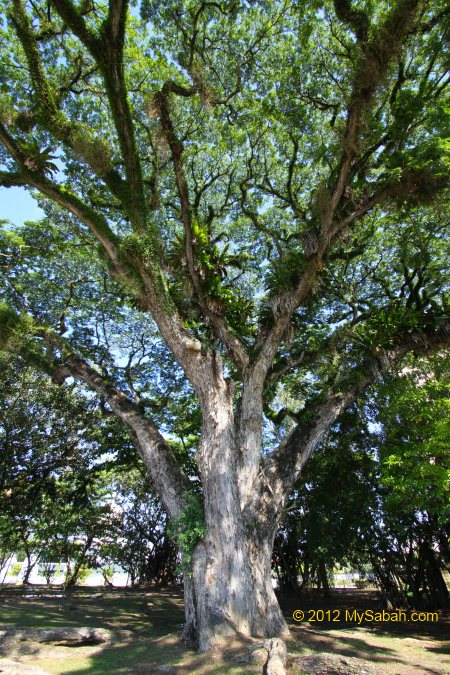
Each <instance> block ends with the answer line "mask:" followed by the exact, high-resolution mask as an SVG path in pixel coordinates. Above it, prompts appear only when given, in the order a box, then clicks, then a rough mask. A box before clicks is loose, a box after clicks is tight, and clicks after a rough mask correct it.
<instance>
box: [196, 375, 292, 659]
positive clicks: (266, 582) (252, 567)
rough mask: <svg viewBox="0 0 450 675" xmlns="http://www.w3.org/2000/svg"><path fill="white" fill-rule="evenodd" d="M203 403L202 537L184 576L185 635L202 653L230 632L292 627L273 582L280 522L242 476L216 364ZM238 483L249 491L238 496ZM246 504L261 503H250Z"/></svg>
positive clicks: (227, 395)
mask: <svg viewBox="0 0 450 675" xmlns="http://www.w3.org/2000/svg"><path fill="white" fill-rule="evenodd" d="M201 403H202V409H203V428H202V438H201V442H200V445H199V448H198V452H197V459H198V466H199V469H200V473H201V478H202V484H203V494H204V515H205V528H206V534H205V536H204V538H203V539H202V540H201V541H200V542H198V544H197V546H196V548H195V550H194V553H193V556H192V564H191V569H190V570H189V571H187V572H186V574H185V606H186V627H185V630H184V637H186V638H190V639H192V638H194V639H195V640H196V641H197V642H198V646H199V649H200V650H201V651H206V650H208V649H209V648H210V647H211V646H213V645H214V644H217V642H219V641H220V640H221V639H222V638H225V637H227V636H230V635H234V634H240V635H243V636H261V637H263V636H265V637H272V636H286V635H287V634H288V632H289V631H288V628H287V625H286V622H285V620H284V617H283V615H282V612H281V610H280V607H279V605H278V601H277V599H276V596H275V593H274V590H273V586H272V571H271V563H272V549H273V542H274V536H275V532H276V528H277V525H278V519H277V518H276V517H275V516H274V514H271V513H269V512H266V511H264V509H263V508H261V506H262V499H259V501H258V500H257V499H255V493H254V488H255V486H254V485H248V484H246V483H245V482H243V481H242V480H241V478H242V475H241V472H242V467H241V464H240V458H241V447H240V440H241V439H242V434H241V433H239V420H235V416H234V410H233V396H232V391H231V388H230V386H229V383H228V382H227V381H226V380H225V379H224V378H223V376H222V369H221V368H218V369H217V371H216V373H215V375H214V377H213V378H212V379H211V382H210V386H209V387H208V393H207V395H206V396H205V398H204V399H203V400H202V401H201ZM259 437H260V434H258V433H256V434H254V438H255V439H258V438H259ZM258 442H259V441H258ZM258 450H259V451H260V446H258ZM254 456H255V461H258V462H259V452H258V459H256V457H257V455H256V453H254ZM243 485H246V490H248V491H250V490H251V491H252V492H251V493H250V492H249V493H247V494H243V493H242V486H243ZM257 495H258V492H257ZM260 496H261V495H260ZM250 502H251V504H252V505H254V504H257V503H258V504H259V507H260V508H258V509H256V508H253V506H252V508H250V507H249V506H248V504H249V503H250Z"/></svg>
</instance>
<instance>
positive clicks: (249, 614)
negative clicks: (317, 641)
mask: <svg viewBox="0 0 450 675" xmlns="http://www.w3.org/2000/svg"><path fill="white" fill-rule="evenodd" d="M261 544H262V546H261ZM271 552H272V542H265V543H264V542H261V540H259V541H257V540H255V537H254V536H253V533H252V534H250V533H247V534H246V533H245V532H244V531H243V532H242V533H241V536H240V537H236V538H235V539H234V542H233V545H232V546H224V545H223V544H222V545H219V542H218V541H212V540H211V538H210V537H207V538H206V540H205V541H203V542H201V543H200V544H199V545H198V546H197V548H196V551H195V553H194V556H193V563H192V570H191V571H190V572H189V573H187V575H186V576H187V579H186V580H185V609H186V626H185V630H184V633H183V636H184V637H185V638H188V639H193V640H195V641H196V642H198V646H199V649H200V651H206V650H208V649H209V648H210V647H211V646H213V645H214V644H218V643H219V642H220V640H221V639H223V638H227V637H229V636H232V635H236V634H239V635H242V636H246V637H249V636H253V637H272V636H278V637H283V636H284V637H286V636H287V635H288V634H289V630H288V628H287V625H286V622H285V620H284V617H283V614H282V612H281V609H280V606H279V604H278V600H277V598H276V596H275V593H274V590H273V586H272V575H271Z"/></svg>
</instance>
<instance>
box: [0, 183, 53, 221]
mask: <svg viewBox="0 0 450 675" xmlns="http://www.w3.org/2000/svg"><path fill="white" fill-rule="evenodd" d="M43 216H44V212H43V211H42V210H41V209H40V208H39V206H38V204H37V201H36V200H35V199H33V197H32V196H31V195H30V193H29V192H27V191H26V190H25V189H24V188H21V187H13V188H0V220H3V219H7V220H10V221H11V222H12V223H14V224H15V225H22V224H23V222H24V221H25V220H37V219H38V218H43Z"/></svg>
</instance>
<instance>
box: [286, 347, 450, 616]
mask: <svg viewBox="0 0 450 675" xmlns="http://www.w3.org/2000/svg"><path fill="white" fill-rule="evenodd" d="M448 365H449V361H448V357H446V356H445V357H444V356H443V355H441V356H440V357H439V358H437V359H436V358H434V359H431V360H430V359H426V360H424V359H420V360H411V361H410V362H409V363H407V364H404V365H403V368H402V371H401V373H397V377H394V376H393V375H392V374H391V376H390V378H388V381H387V382H385V383H383V384H377V385H375V386H373V387H371V388H370V389H369V390H368V392H367V395H366V396H365V397H363V398H362V400H360V401H359V403H358V405H357V406H356V405H354V406H353V407H352V408H350V409H348V410H347V411H346V412H345V413H344V414H343V415H341V417H340V418H339V421H338V423H337V424H336V425H334V427H333V429H332V430H331V431H330V433H329V435H328V437H327V439H326V441H325V442H324V443H323V444H322V447H321V448H320V449H319V450H318V451H317V452H316V454H315V455H314V457H312V458H311V460H310V462H309V463H308V465H307V466H306V467H305V470H304V471H303V473H302V476H301V479H300V480H299V481H298V483H297V485H296V490H295V492H294V493H293V494H292V495H291V498H290V500H289V502H288V504H287V509H286V514H285V515H284V517H283V527H282V528H281V531H280V533H279V535H278V536H277V539H276V540H275V551H274V562H275V569H276V570H277V573H278V576H279V579H280V582H281V584H280V585H281V587H282V588H285V589H286V588H288V589H292V587H294V588H296V589H298V580H299V579H300V588H303V587H308V586H309V585H311V584H314V583H315V584H317V585H321V586H322V588H323V589H324V591H326V590H327V583H326V578H324V577H325V576H326V572H327V571H328V572H329V573H332V572H333V569H334V568H335V566H336V564H340V565H343V566H346V567H351V568H352V569H357V570H358V569H359V570H364V569H367V568H370V569H372V571H373V573H374V578H375V580H376V581H377V583H378V585H379V587H380V589H381V591H382V595H383V597H384V600H385V602H386V603H387V604H389V605H390V606H392V607H399V606H402V607H408V606H410V607H415V608H417V609H424V608H426V609H436V608H444V609H445V608H447V607H448V604H449V594H448V589H447V587H446V584H445V580H444V578H443V575H442V570H444V569H447V570H448V567H449V549H448V527H449V522H450V518H449V516H450V513H449V490H450V483H449V476H450V473H449V472H450V452H449V450H450V447H449V438H450V436H449V433H448V431H449V430H448V425H449V423H450V415H449V391H448V385H449V369H448ZM286 398H287V396H286V394H285V399H286Z"/></svg>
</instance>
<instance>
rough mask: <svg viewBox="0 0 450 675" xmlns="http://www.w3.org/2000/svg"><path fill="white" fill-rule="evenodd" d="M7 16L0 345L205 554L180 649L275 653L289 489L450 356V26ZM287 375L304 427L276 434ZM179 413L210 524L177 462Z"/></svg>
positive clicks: (268, 7)
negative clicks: (66, 392) (277, 570)
mask: <svg viewBox="0 0 450 675" xmlns="http://www.w3.org/2000/svg"><path fill="white" fill-rule="evenodd" d="M3 4H4V8H5V15H6V20H7V23H6V24H5V25H4V27H3V30H2V44H3V45H4V51H3V53H2V80H1V87H2V89H1V92H2V93H1V106H0V108H1V118H2V121H1V124H0V142H1V143H2V146H3V154H2V161H3V169H4V170H3V171H2V172H1V174H0V181H1V183H2V185H4V186H6V187H8V186H9V187H10V186H17V185H22V186H27V187H28V188H29V189H31V190H34V191H38V192H39V194H40V195H41V197H40V199H41V203H42V205H43V207H44V208H45V209H46V211H47V214H48V216H49V217H48V218H47V220H45V221H43V223H41V225H40V227H36V228H35V230H34V232H33V230H32V228H31V229H30V228H28V229H27V230H26V232H24V233H23V234H22V235H20V234H19V233H18V232H17V231H16V232H12V233H11V232H10V233H9V234H6V235H5V236H4V249H3V252H2V253H3V254H2V258H1V260H2V264H3V266H4V268H5V271H6V272H7V275H8V281H5V285H4V288H3V291H2V292H3V298H4V301H5V305H4V306H3V309H2V313H1V325H2V329H1V337H2V343H3V345H4V348H6V349H9V350H14V351H16V352H20V353H21V354H22V355H23V356H25V357H26V358H28V359H29V360H32V361H33V362H34V363H36V364H40V366H41V367H42V368H43V369H44V370H46V371H47V372H48V373H50V374H52V377H53V379H54V380H55V381H56V382H63V381H64V380H65V379H67V378H69V377H73V378H75V379H78V380H81V381H83V382H84V383H85V384H87V385H88V386H89V387H91V389H93V390H94V391H95V392H96V393H97V394H98V395H99V396H101V397H102V398H103V399H104V400H105V401H106V402H107V404H108V405H109V407H110V409H111V410H112V411H113V413H114V414H115V415H116V416H117V417H118V418H119V419H120V420H121V422H122V423H123V424H124V425H125V426H127V427H128V428H130V429H131V430H132V434H133V438H134V440H135V442H136V446H137V448H138V451H139V453H140V455H141V457H142V459H143V461H144V463H145V465H146V467H147V469H148V472H149V475H150V478H151V481H152V484H153V486H154V488H155V490H156V491H157V492H158V495H159V497H160V498H161V501H162V503H163V505H164V507H165V509H166V511H167V513H168V514H169V516H170V517H171V518H172V519H173V520H175V522H177V523H184V524H185V527H187V526H188V523H190V524H189V527H191V528H192V532H195V533H197V534H198V535H199V541H198V542H197V543H196V545H195V537H190V536H189V535H188V534H186V533H185V537H184V540H185V541H190V545H191V548H193V549H194V550H193V551H192V552H191V553H190V554H189V555H190V571H189V574H188V575H186V576H185V607H186V628H185V633H184V634H185V636H187V637H195V638H197V639H198V640H199V644H200V648H201V649H207V648H208V647H209V646H210V645H211V644H213V643H214V642H215V640H216V639H217V638H218V637H221V636H224V635H228V634H230V633H231V634H233V633H235V632H236V631H239V632H241V633H243V634H247V635H249V634H251V635H260V634H263V635H283V634H285V633H286V632H287V628H286V624H285V621H284V618H283V616H282V614H281V611H280V609H279V607H278V603H277V601H276V598H275V596H274V593H273V589H272V583H271V564H270V563H271V553H272V545H273V539H274V536H275V532H276V530H277V527H278V522H279V518H280V515H281V513H282V510H283V508H284V506H285V503H286V499H287V497H288V495H289V493H290V492H291V490H292V488H293V486H294V484H295V481H296V479H297V478H298V476H299V474H300V472H301V469H302V467H303V466H304V464H305V462H306V461H307V459H308V458H309V456H310V455H311V453H312V452H313V451H314V449H315V448H316V447H317V445H318V444H319V443H320V441H321V440H322V439H323V437H324V435H325V434H326V433H327V431H328V430H329V429H330V427H331V425H332V424H333V423H334V422H335V421H336V419H337V418H338V416H339V415H340V414H341V413H342V412H343V411H344V410H345V409H346V408H347V407H348V406H349V405H350V404H351V403H352V402H353V401H354V400H355V399H356V398H357V397H358V395H359V394H360V393H361V392H362V391H363V390H364V388H365V387H366V386H367V385H368V384H370V383H371V382H372V381H373V380H374V379H376V378H379V377H380V376H381V375H380V373H381V372H383V371H386V370H388V369H389V367H390V366H391V365H392V364H393V363H395V362H396V361H397V360H398V359H399V358H401V357H402V356H403V355H404V354H405V353H407V352H409V351H422V352H428V351H432V350H434V349H437V348H439V347H441V346H442V345H444V344H447V343H448V339H449V338H448V335H449V330H448V319H449V317H448V295H447V293H448V290H447V288H446V287H445V285H444V282H443V279H445V278H448V275H447V276H445V275H444V268H445V265H446V264H447V262H446V261H447V260H448V256H446V254H445V251H444V249H445V247H446V245H447V243H448V240H447V239H446V235H445V233H444V230H443V224H444V223H445V204H446V202H445V200H444V197H443V189H444V187H445V186H446V184H447V180H448V178H447V176H448V143H447V141H445V140H443V139H444V138H445V137H446V132H447V130H448V126H447V125H448V122H447V118H446V103H445V91H446V87H447V85H448V82H449V79H448V68H447V64H446V60H445V58H446V57H445V54H444V52H443V50H442V47H441V45H442V44H443V43H445V40H446V37H448V29H449V12H448V8H447V7H446V5H444V3H443V2H440V1H436V2H433V3H427V2H425V3H422V2H418V0H397V2H396V3H394V4H391V3H381V4H377V5H376V7H375V6H372V5H370V4H367V5H366V4H365V3H362V2H361V3H359V2H358V3H355V4H353V3H350V2H348V1H347V0H344V1H342V0H335V2H334V3H326V4H325V5H324V6H323V7H321V8H320V9H319V8H318V7H317V5H316V4H315V3H313V2H311V3H307V4H306V5H304V4H303V3H302V4H301V5H298V4H297V3H296V2H292V3H282V2H278V1H277V0H270V1H269V2H251V3H247V2H242V3H239V2H230V3H229V2H223V3H216V2H214V3H209V2H195V1H194V2H192V1H191V0H187V1H186V2H171V1H170V0H169V1H168V2H166V3H162V4H161V3H154V2H152V1H151V0H146V1H144V2H142V4H141V7H140V12H141V18H142V20H141V22H139V21H138V20H137V19H136V18H135V17H133V16H132V15H131V13H130V12H129V8H128V3H127V2H126V0H110V2H109V3H108V4H107V5H106V4H104V5H103V4H97V3H91V2H88V3H85V2H83V3H77V2H72V0H51V1H48V2H47V0H38V1H37V2H35V1H33V2H32V3H28V2H26V1H25V0H8V1H6V2H4V3H3ZM446 143H447V145H446ZM58 169H59V170H58ZM99 249H100V253H99V254H98V255H95V253H97V252H98V251H99ZM94 252H95V253H94ZM385 272H388V275H387V276H385V274H384V273H385ZM30 282H32V285H33V288H31V283H30ZM36 286H38V288H36ZM150 317H151V318H150ZM161 339H162V341H161ZM177 364H178V365H177ZM292 374H294V376H295V377H296V379H297V382H298V396H297V399H298V400H301V401H302V405H303V407H300V406H298V407H297V409H296V410H294V411H287V413H286V414H289V415H290V419H293V420H295V426H294V427H293V428H292V429H291V430H290V431H289V433H287V434H285V433H283V428H281V430H280V432H279V433H278V434H270V433H268V431H267V429H265V423H266V420H267V419H270V418H272V419H273V420H275V421H278V422H281V421H282V418H283V415H284V412H282V411H281V410H278V411H277V410H274V408H273V407H271V403H272V402H273V401H274V397H275V396H276V394H277V391H278V388H279V387H280V386H282V385H280V382H282V381H283V378H286V377H287V378H289V377H290V376H291V375H292ZM163 376H164V377H163ZM166 376H167V377H168V379H169V380H171V382H172V391H170V387H167V386H166V380H165V377H166ZM162 382H164V383H165V384H164V385H163V386H162V387H161V383H162ZM161 389H163V390H164V391H161ZM168 392H170V393H168ZM193 392H194V393H195V398H193ZM164 396H168V398H167V401H168V411H167V412H168V414H167V418H166V417H164V420H162V419H161V412H162V411H161V407H159V408H158V404H160V403H161V400H162V399H163V397H164ZM185 400H189V401H190V403H189V405H190V406H191V408H192V412H193V414H195V415H198V411H200V414H201V434H200V436H199V437H197V443H196V444H195V462H196V465H197V473H198V476H199V477H200V479H201V492H202V497H203V506H204V523H201V522H198V519H197V516H195V518H194V522H190V518H191V516H194V515H195V514H197V515H198V514H199V513H200V509H199V508H198V504H197V506H196V507H195V508H193V504H194V502H193V500H192V497H190V496H188V495H190V494H191V493H192V492H193V491H196V492H198V487H197V485H196V481H192V480H189V478H188V476H187V474H186V472H185V471H184V470H183V469H182V467H181V466H180V463H179V461H178V460H177V453H176V450H177V448H176V447H172V446H171V443H170V442H169V440H170V438H171V436H170V435H169V434H170V432H171V428H173V427H176V426H177V425H176V422H175V420H174V417H173V416H174V413H175V411H176V405H174V404H176V402H178V401H185ZM275 407H276V406H275ZM182 416H183V417H184V420H185V421H186V417H185V412H183V413H182ZM194 435H195V434H194ZM186 510H187V511H188V512H189V517H187V515H186V514H187V511H186ZM201 533H204V534H203V536H200V534H201ZM191 554H192V555H191Z"/></svg>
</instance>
